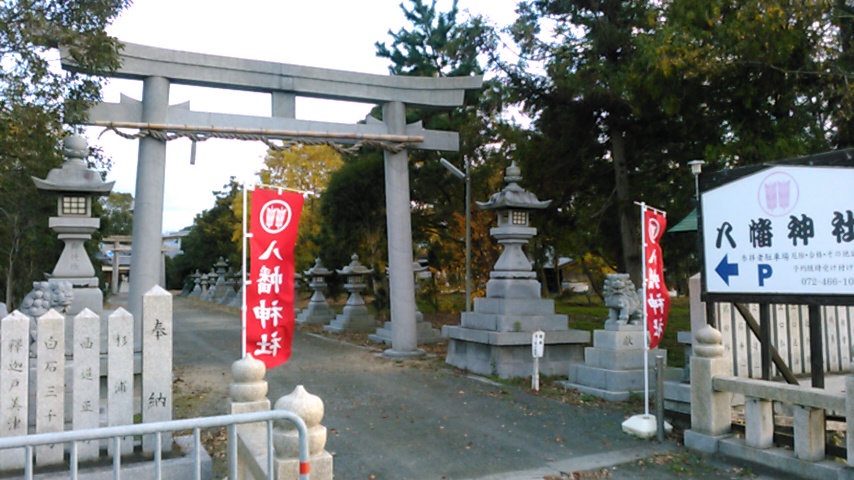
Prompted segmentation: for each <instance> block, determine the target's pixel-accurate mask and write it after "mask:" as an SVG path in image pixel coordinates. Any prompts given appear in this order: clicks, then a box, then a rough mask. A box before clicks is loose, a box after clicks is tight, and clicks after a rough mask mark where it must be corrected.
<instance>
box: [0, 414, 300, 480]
mask: <svg viewBox="0 0 854 480" xmlns="http://www.w3.org/2000/svg"><path fill="white" fill-rule="evenodd" d="M275 420H288V421H290V422H291V423H293V424H294V425H295V426H296V428H297V431H298V432H299V467H300V477H299V478H300V480H309V471H310V467H309V452H308V429H307V427H306V425H305V422H304V421H303V419H302V418H300V417H299V416H298V415H297V414H295V413H293V412H289V411H286V410H267V411H263V412H254V413H238V414H233V415H220V416H215V417H200V418H188V419H184V420H171V421H168V422H153V423H138V424H134V425H121V426H113V427H104V428H93V429H89V430H69V431H66V432H55V433H38V434H34V435H22V436H18V437H7V438H0V450H2V449H8V448H24V455H26V462H25V466H24V478H26V479H27V480H31V479H32V478H33V448H34V447H36V446H41V445H51V444H57V443H71V455H70V462H69V463H70V474H71V476H70V478H71V479H72V480H75V479H77V478H78V476H77V475H78V461H77V443H78V442H83V441H90V440H101V439H108V438H111V439H112V441H113V478H115V479H116V480H118V479H119V478H121V448H120V446H121V437H127V436H135V435H154V436H155V449H154V465H155V472H156V473H155V480H160V478H161V467H162V465H161V460H162V459H161V456H162V452H161V450H162V448H161V444H160V442H161V435H160V434H161V433H162V432H174V431H178V430H190V429H192V430H193V441H194V445H195V457H194V460H195V478H196V479H200V478H201V456H200V454H199V452H200V451H201V438H200V430H201V429H203V428H215V427H228V440H229V443H228V444H229V452H228V469H229V475H228V478H235V479H236V478H240V477H238V474H237V425H239V424H245V423H257V422H266V424H267V472H268V473H267V475H268V477H267V478H272V472H273V459H274V457H275V452H274V450H273V436H272V432H273V421H275Z"/></svg>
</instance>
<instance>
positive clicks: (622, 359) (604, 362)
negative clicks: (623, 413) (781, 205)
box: [562, 322, 667, 401]
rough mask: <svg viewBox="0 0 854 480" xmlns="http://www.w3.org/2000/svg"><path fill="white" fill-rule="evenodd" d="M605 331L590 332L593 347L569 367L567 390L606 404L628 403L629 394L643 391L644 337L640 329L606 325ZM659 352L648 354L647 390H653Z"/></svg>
mask: <svg viewBox="0 0 854 480" xmlns="http://www.w3.org/2000/svg"><path fill="white" fill-rule="evenodd" d="M605 328H606V329H605V330H596V331H594V332H593V346H592V347H587V348H585V349H584V363H583V364H582V363H579V364H574V365H570V367H569V381H567V382H562V383H563V385H564V386H566V387H567V388H574V389H576V390H579V391H581V392H584V393H587V394H589V395H594V396H596V397H600V398H604V399H606V400H609V401H623V400H628V398H629V396H630V395H631V394H632V393H640V394H643V390H644V370H643V363H644V362H643V357H644V335H643V333H644V332H643V327H642V326H641V325H627V324H616V323H613V322H608V323H606V324H605ZM657 355H664V358H667V351H665V350H663V349H658V348H655V349H652V350H649V356H648V359H649V366H650V368H649V386H650V391H653V390H654V387H655V372H654V369H653V366H654V365H655V357H656V356H657Z"/></svg>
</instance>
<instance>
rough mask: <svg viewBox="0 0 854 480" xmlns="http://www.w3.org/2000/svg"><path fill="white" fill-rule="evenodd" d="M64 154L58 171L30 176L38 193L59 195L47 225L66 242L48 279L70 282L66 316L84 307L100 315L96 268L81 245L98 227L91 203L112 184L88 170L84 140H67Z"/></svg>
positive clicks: (101, 298) (73, 137) (64, 144)
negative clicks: (72, 292)
mask: <svg viewBox="0 0 854 480" xmlns="http://www.w3.org/2000/svg"><path fill="white" fill-rule="evenodd" d="M63 155H64V156H65V162H64V163H63V164H62V167H61V168H54V169H53V170H51V171H50V172H48V174H47V177H46V178H44V179H39V178H35V177H32V179H33V182H34V183H35V185H36V188H38V189H39V190H42V191H49V192H56V193H58V194H59V198H58V199H57V203H56V209H57V215H56V216H55V217H50V219H49V223H48V225H49V226H50V228H51V229H52V230H53V231H55V232H56V233H57V237H58V238H59V239H60V240H62V241H63V242H65V247H64V248H63V250H62V254H61V255H60V257H59V260H58V261H57V262H56V267H54V269H53V273H52V274H50V279H51V280H64V281H68V282H69V283H71V285H72V287H73V291H74V301H73V302H72V304H71V307H70V308H69V309H68V312H67V313H68V314H70V315H75V314H77V313H79V312H80V311H81V310H83V309H84V308H88V309H90V310H92V311H93V312H96V313H98V314H100V313H101V312H102V311H103V306H104V295H103V293H102V292H101V289H100V288H98V278H97V277H96V276H95V268H94V267H93V266H92V262H91V261H90V260H89V255H88V254H87V253H86V248H85V247H84V243H85V242H86V241H87V240H90V239H91V238H92V233H94V232H95V231H96V230H98V228H100V226H101V219H99V218H93V217H92V202H93V200H94V198H95V197H99V196H103V195H107V194H109V193H110V191H111V190H112V189H113V183H114V182H104V181H103V180H102V179H101V175H100V173H98V172H97V171H95V170H90V169H89V168H88V166H87V165H86V161H85V159H86V157H88V156H89V146H88V145H87V144H86V139H84V138H83V137H81V136H79V135H72V136H70V137H67V138H66V139H65V142H64V143H63Z"/></svg>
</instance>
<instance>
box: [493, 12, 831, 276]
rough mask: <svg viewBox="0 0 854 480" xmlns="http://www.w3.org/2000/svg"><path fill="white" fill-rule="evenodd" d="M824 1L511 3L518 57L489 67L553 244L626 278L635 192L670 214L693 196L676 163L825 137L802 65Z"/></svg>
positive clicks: (790, 151) (737, 161) (820, 33)
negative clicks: (516, 115) (526, 121)
mask: <svg viewBox="0 0 854 480" xmlns="http://www.w3.org/2000/svg"><path fill="white" fill-rule="evenodd" d="M819 4H821V5H822V6H819ZM827 5H828V4H826V3H825V2H787V1H782V0H781V1H771V2H765V1H738V0H732V1H722V2H693V1H689V0H674V1H670V2H654V1H646V0H633V1H619V0H603V1H601V2H592V3H591V2H587V1H582V0H578V1H574V0H560V1H545V0H534V1H528V2H523V3H521V4H520V6H519V12H520V16H519V19H518V21H517V22H516V24H515V25H514V26H513V28H512V30H511V31H512V34H513V36H514V39H515V40H516V42H517V44H518V45H519V51H520V53H521V55H522V60H520V61H519V62H518V63H517V64H515V65H509V64H507V63H501V62H499V65H501V67H502V70H503V72H504V74H505V79H506V83H507V86H508V87H509V89H510V91H511V92H512V93H513V95H514V96H513V98H514V99H515V100H516V101H518V102H521V103H522V104H523V106H524V108H525V109H526V111H527V112H528V113H529V115H531V117H532V118H534V127H535V129H534V131H532V132H531V137H530V139H529V140H530V141H529V142H526V143H525V144H523V145H522V146H521V148H520V152H522V155H521V156H522V158H523V161H524V164H523V167H524V168H523V172H524V173H525V175H526V178H527V179H528V181H534V182H536V185H537V190H536V191H537V193H538V194H541V197H545V198H553V199H554V200H555V203H554V206H555V207H556V208H555V209H554V210H553V211H552V212H553V215H552V216H550V217H545V222H544V223H542V224H541V225H538V226H541V227H542V232H543V234H544V235H545V236H547V237H549V236H550V237H551V238H552V239H553V240H554V241H555V242H556V244H557V246H558V248H560V249H561V251H559V252H558V253H559V254H561V255H569V256H575V257H580V256H581V255H583V254H586V253H593V254H596V255H597V256H599V257H602V258H604V259H606V262H607V263H609V264H613V265H615V266H617V268H618V269H620V270H623V271H628V272H629V273H631V274H632V276H633V278H634V279H635V280H636V281H637V280H638V279H639V277H640V265H639V260H640V247H639V226H638V218H639V211H638V207H637V206H635V205H634V204H633V202H634V201H645V202H647V203H649V204H651V205H654V206H656V207H659V208H663V209H665V210H667V211H668V212H669V213H670V218H671V219H679V218H681V216H682V215H684V214H685V213H687V212H688V211H689V210H690V208H691V206H692V202H691V199H692V197H693V182H692V180H691V177H690V173H689V172H688V169H687V168H686V167H685V164H686V163H687V161H689V160H693V159H705V160H706V161H707V163H708V164H709V165H708V166H707V168H712V169H714V168H723V167H727V166H734V165H742V164H750V163H756V162H760V161H767V160H773V159H777V158H784V157H789V156H794V155H801V154H806V153H811V152H816V151H821V150H825V149H827V148H829V144H828V142H827V139H828V137H829V135H828V130H827V126H828V125H830V123H829V122H828V121H827V120H828V118H830V115H829V111H828V110H826V109H825V108H826V106H827V105H829V104H830V103H829V102H828V101H826V100H825V99H826V98H827V95H826V94H825V93H823V92H822V89H821V88H820V83H821V79H820V76H817V75H815V74H814V73H815V72H816V71H817V70H816V69H817V65H818V64H817V63H816V62H817V61H818V60H819V59H821V58H827V52H829V51H831V50H832V48H829V47H830V46H829V45H828V44H827V43H826V42H827V39H828V38H830V39H831V41H830V43H834V42H835V40H832V39H834V38H835V37H834V36H833V35H831V36H829V37H828V34H829V33H831V32H830V31H829V30H826V29H824V27H823V25H825V24H829V22H827V21H825V20H828V19H829V18H830V16H829V14H828V12H827ZM822 8H823V9H824V11H821V9H822ZM822 45H824V46H822ZM822 52H824V53H822ZM533 63H537V64H539V65H542V67H543V68H542V70H541V72H542V73H537V69H533V68H530V67H531V65H532V64H533ZM810 72H813V73H812V74H811V73H810ZM674 222H675V220H674ZM664 242H665V243H668V242H672V243H671V244H670V245H665V252H666V254H668V255H674V254H676V255H678V256H684V255H687V254H688V253H689V252H691V251H693V250H695V244H694V239H691V238H688V237H684V236H683V237H681V238H674V237H665V240H664ZM563 249H567V250H563ZM677 263H679V262H677ZM685 268H690V267H685Z"/></svg>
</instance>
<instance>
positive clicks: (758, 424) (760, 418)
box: [744, 398, 774, 448]
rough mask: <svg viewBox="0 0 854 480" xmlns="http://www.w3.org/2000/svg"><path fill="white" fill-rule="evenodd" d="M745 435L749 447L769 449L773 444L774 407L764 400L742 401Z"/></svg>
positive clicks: (748, 399)
mask: <svg viewBox="0 0 854 480" xmlns="http://www.w3.org/2000/svg"><path fill="white" fill-rule="evenodd" d="M744 418H745V434H744V441H745V443H746V444H747V446H749V447H753V448H770V447H771V446H773V444H774V405H773V403H772V402H771V400H765V399H764V398H746V399H744Z"/></svg>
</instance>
